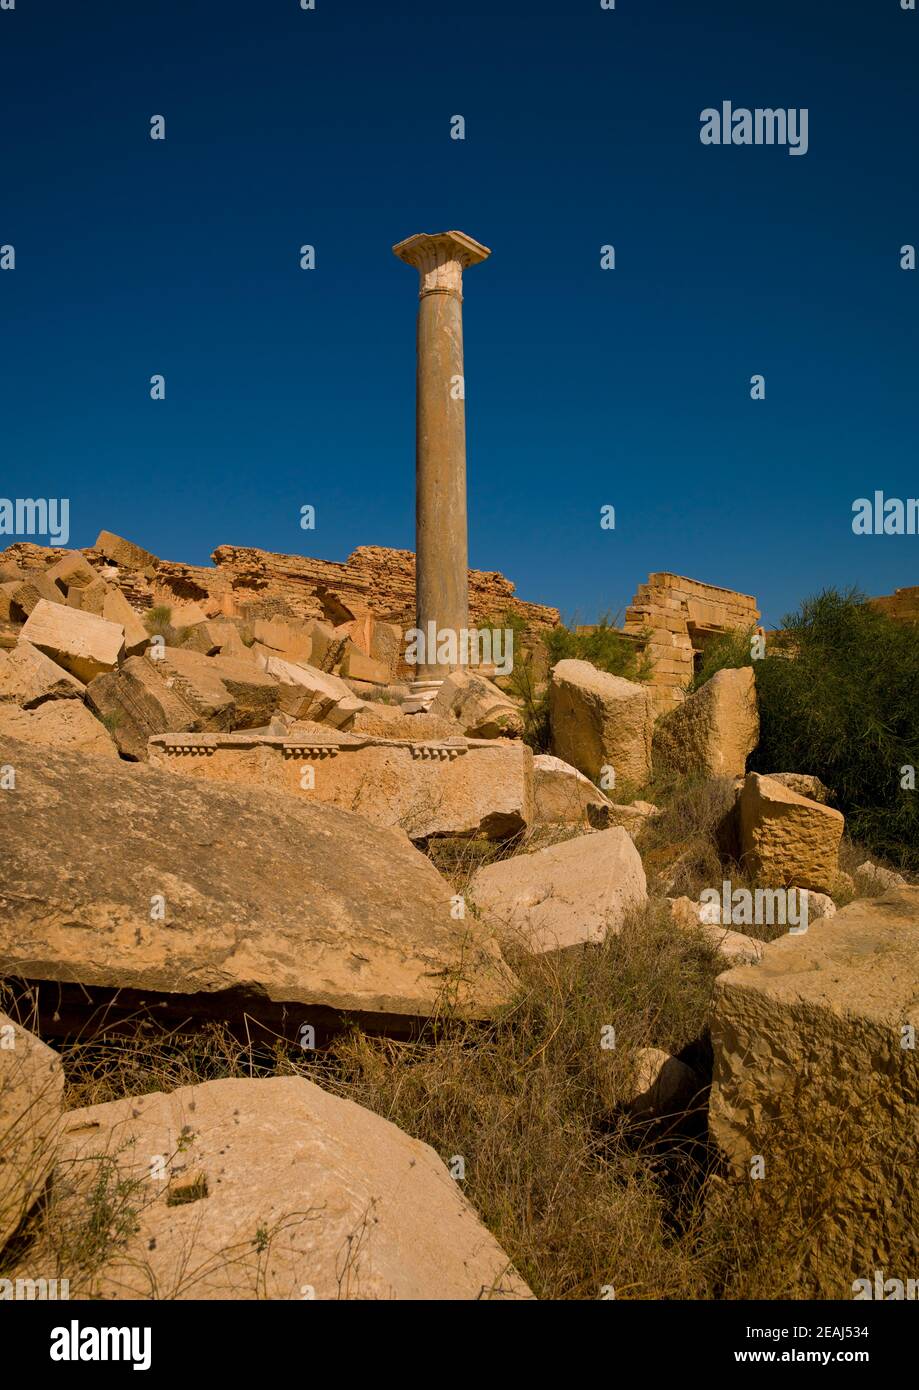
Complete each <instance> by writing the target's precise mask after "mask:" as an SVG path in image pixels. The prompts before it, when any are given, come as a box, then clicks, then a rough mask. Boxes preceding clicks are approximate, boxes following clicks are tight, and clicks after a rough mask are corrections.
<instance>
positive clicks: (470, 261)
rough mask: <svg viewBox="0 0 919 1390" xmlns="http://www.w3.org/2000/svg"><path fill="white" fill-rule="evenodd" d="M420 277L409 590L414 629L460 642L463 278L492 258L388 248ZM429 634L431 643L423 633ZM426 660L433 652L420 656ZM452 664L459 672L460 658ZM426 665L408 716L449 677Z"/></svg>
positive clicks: (413, 243) (465, 605)
mask: <svg viewBox="0 0 919 1390" xmlns="http://www.w3.org/2000/svg"><path fill="white" fill-rule="evenodd" d="M393 252H394V254H395V255H396V256H398V257H399V259H400V260H401V261H405V263H406V264H407V265H410V266H414V268H415V269H416V270H417V271H418V274H419V278H420V287H419V291H418V301H419V302H418V333H417V368H416V390H415V551H416V554H417V557H418V558H417V566H416V576H417V582H416V586H415V592H416V605H417V609H416V620H417V627H418V629H419V630H420V632H421V633H423V634H424V636H425V640H426V641H431V640H433V641H434V642H435V643H436V642H437V641H438V640H439V638H438V636H437V634H438V633H440V632H441V631H444V632H447V633H452V634H453V635H454V640H455V641H457V642H459V640H460V635H461V634H462V633H463V632H465V631H467V630H468V628H469V585H468V582H467V578H466V572H467V559H466V557H467V553H468V549H469V527H468V520H467V516H466V391H465V378H464V375H463V271H464V270H465V269H466V268H467V267H468V266H472V265H478V264H479V262H480V261H484V260H485V259H486V258H487V257H488V256H489V255H491V252H490V251H489V249H488V247H487V246H482V245H481V244H480V243H479V242H478V241H473V239H472V237H469V236H466V234H465V232H437V233H435V234H434V235H433V236H431V235H429V234H428V233H426V232H423V233H418V234H416V235H415V236H410V237H407V238H406V240H405V241H400V242H399V243H398V245H396V246H394V247H393ZM429 633H430V634H431V636H430V638H429V637H428V634H429ZM425 655H426V657H428V658H430V657H431V655H432V653H431V652H430V651H429V650H428V651H426V652H425ZM455 664H457V665H462V664H463V662H462V659H461V658H460V659H459V660H458V662H457V663H455ZM448 670H449V667H448V668H445V667H444V666H441V665H438V664H437V662H436V661H431V660H430V659H427V660H425V661H423V662H422V664H421V665H420V667H419V669H418V670H417V672H416V673H415V674H416V679H415V681H413V683H412V691H411V695H412V698H411V700H410V701H409V702H408V703H406V704H405V705H404V706H403V708H404V709H405V711H406V713H413V712H415V713H416V712H419V711H421V710H424V709H426V708H427V707H428V706H429V705H430V703H431V701H432V700H433V699H434V697H435V695H436V694H437V690H438V688H439V686H441V685H442V684H443V679H444V676H445V675H446V674H448Z"/></svg>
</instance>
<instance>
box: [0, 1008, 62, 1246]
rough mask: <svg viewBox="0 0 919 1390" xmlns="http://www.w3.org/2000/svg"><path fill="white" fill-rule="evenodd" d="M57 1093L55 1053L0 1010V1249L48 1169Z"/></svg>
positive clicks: (32, 1201)
mask: <svg viewBox="0 0 919 1390" xmlns="http://www.w3.org/2000/svg"><path fill="white" fill-rule="evenodd" d="M63 1097H64V1073H63V1070H62V1068H61V1059H60V1057H59V1056H58V1055H57V1053H56V1052H53V1051H52V1050H51V1048H50V1047H47V1046H46V1045H45V1044H44V1043H43V1042H42V1041H41V1040H40V1039H39V1038H36V1037H35V1035H34V1034H33V1033H30V1032H28V1031H27V1030H26V1029H25V1028H23V1027H21V1026H20V1025H19V1024H18V1023H15V1022H14V1021H13V1020H12V1019H11V1018H9V1017H8V1016H7V1015H6V1014H5V1013H0V1251H2V1249H3V1247H4V1245H5V1244H6V1242H7V1241H8V1240H9V1238H10V1236H11V1235H12V1234H13V1232H14V1231H15V1230H16V1228H17V1227H18V1226H19V1224H20V1222H21V1221H22V1220H23V1218H24V1217H25V1216H26V1215H27V1214H28V1212H29V1211H30V1210H31V1208H32V1206H33V1205H34V1204H35V1202H36V1200H37V1199H38V1197H39V1195H40V1194H41V1191H42V1188H43V1187H44V1186H45V1183H46V1182H47V1181H48V1178H49V1177H50V1175H51V1171H52V1169H53V1167H54V1163H55V1160H56V1158H57V1141H58V1133H59V1129H60V1121H61V1115H62V1113H63Z"/></svg>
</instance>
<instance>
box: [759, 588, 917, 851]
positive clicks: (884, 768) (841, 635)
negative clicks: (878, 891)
mask: <svg viewBox="0 0 919 1390" xmlns="http://www.w3.org/2000/svg"><path fill="white" fill-rule="evenodd" d="M783 623H784V630H783V632H782V634H781V635H780V636H779V637H778V639H776V640H775V641H774V642H773V643H772V644H771V646H770V648H769V649H768V654H767V656H766V657H765V658H764V659H763V660H762V661H757V662H754V670H755V672H756V688H757V694H758V696H759V705H760V742H759V746H758V748H757V749H756V750H755V752H754V754H753V756H752V758H751V760H750V762H749V764H748V766H749V767H750V768H751V769H752V770H753V771H757V772H810V773H814V774H815V775H816V776H817V777H819V778H820V779H821V781H822V782H824V783H825V784H826V785H827V786H828V787H830V788H831V789H832V792H833V796H834V804H835V805H836V806H837V807H838V808H839V810H841V811H842V812H843V813H844V815H845V816H846V821H847V828H848V831H849V833H850V835H852V836H853V837H854V838H855V839H857V840H859V841H861V842H863V843H864V844H866V845H868V846H869V847H870V848H871V849H872V850H873V851H875V852H877V853H880V854H884V855H886V856H887V857H888V858H889V859H890V860H892V861H893V862H894V863H897V864H900V865H902V866H904V867H907V868H916V867H919V791H916V790H909V789H904V787H903V786H901V778H903V777H904V772H903V769H905V768H915V767H916V765H917V763H919V627H913V626H911V625H909V624H907V623H899V622H895V621H894V620H893V619H891V618H888V617H887V616H886V614H883V613H880V612H878V611H877V610H875V609H873V608H870V607H868V606H867V605H866V603H865V600H864V597H863V595H861V594H859V593H857V592H856V591H855V590H849V591H847V592H843V593H840V592H838V591H837V590H835V589H826V590H824V591H823V592H822V593H821V594H818V595H817V597H816V598H811V599H808V600H807V601H806V602H805V603H803V604H802V605H801V607H800V609H799V610H798V611H797V612H796V613H792V614H790V615H788V616H787V617H786V618H784V619H783Z"/></svg>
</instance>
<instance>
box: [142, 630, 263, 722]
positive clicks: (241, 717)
mask: <svg viewBox="0 0 919 1390" xmlns="http://www.w3.org/2000/svg"><path fill="white" fill-rule="evenodd" d="M161 664H162V666H163V669H164V673H165V674H168V675H169V676H172V677H174V678H175V679H176V688H177V689H178V691H179V694H181V695H182V697H183V699H185V700H186V701H187V702H188V703H189V704H191V705H193V706H194V707H195V708H196V709H198V710H199V711H200V713H201V714H202V715H203V716H204V717H205V721H206V722H205V723H204V724H203V725H202V727H204V728H211V729H257V728H259V726H260V725H262V724H267V723H268V720H269V719H270V718H271V716H272V714H273V713H274V711H275V710H276V709H277V708H278V702H279V698H280V690H279V687H278V682H277V681H276V680H275V679H273V678H272V676H270V675H269V674H268V673H267V672H265V671H263V670H260V669H259V668H258V666H256V665H255V664H254V663H253V662H251V661H245V660H241V659H239V658H237V657H230V656H205V655H204V654H203V653H202V652H194V651H189V650H188V649H187V648H186V647H166V648H165V651H164V655H163V660H162V663H161ZM227 699H229V704H227Z"/></svg>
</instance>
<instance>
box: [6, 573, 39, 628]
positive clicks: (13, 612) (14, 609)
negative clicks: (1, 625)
mask: <svg viewBox="0 0 919 1390" xmlns="http://www.w3.org/2000/svg"><path fill="white" fill-rule="evenodd" d="M21 583H22V580H21V579H10V580H7V581H6V582H5V583H3V584H0V619H2V620H3V621H4V622H10V621H16V622H25V620H26V618H27V617H28V616H29V615H28V613H25V612H23V610H22V609H21V608H19V606H18V605H17V604H16V602H15V599H16V591H17V590H18V588H19V586H20V584H21ZM37 602H38V595H37V594H36V598H35V603H37ZM32 607H33V608H34V607H35V604H34V603H33V605H32Z"/></svg>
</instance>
